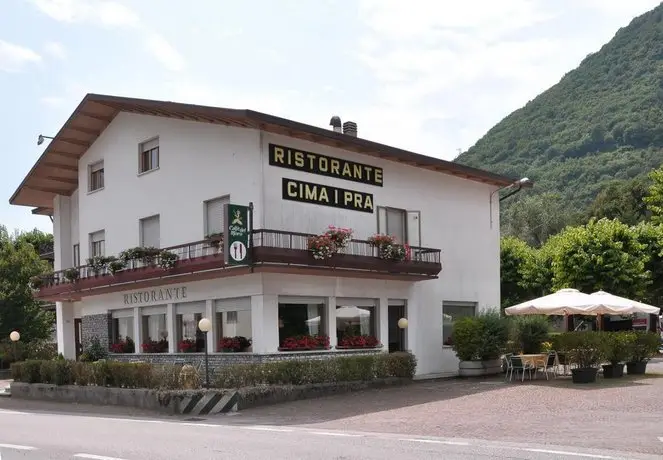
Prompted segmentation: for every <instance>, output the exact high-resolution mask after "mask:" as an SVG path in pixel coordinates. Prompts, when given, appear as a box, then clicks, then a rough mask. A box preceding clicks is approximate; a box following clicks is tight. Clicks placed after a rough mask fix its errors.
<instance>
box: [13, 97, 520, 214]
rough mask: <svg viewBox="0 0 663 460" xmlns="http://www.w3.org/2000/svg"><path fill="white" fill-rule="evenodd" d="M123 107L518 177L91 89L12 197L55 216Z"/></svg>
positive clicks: (302, 127)
mask: <svg viewBox="0 0 663 460" xmlns="http://www.w3.org/2000/svg"><path fill="white" fill-rule="evenodd" d="M120 112H131V113H138V114H144V115H153V116H158V117H168V118H177V119H182V120H190V121H198V122H204V123H216V124H222V125H226V126H236V127H241V128H252V129H260V130H263V131H267V132H271V133H276V134H280V135H284V136H288V137H294V138H298V139H304V140H307V141H311V142H315V143H318V144H324V145H327V146H331V147H335V148H341V149H344V150H349V151H352V152H356V153H360V154H363V155H368V156H373V157H376V158H382V159H386V160H390V161H394V162H397V163H402V164H407V165H410V166H415V167H419V168H424V169H429V170H433V171H438V172H440V173H443V174H450V175H454V176H458V177H462V178H465V179H469V180H473V181H477V182H483V183H487V184H491V185H495V186H500V187H502V186H506V185H510V184H512V183H513V182H514V179H512V178H508V177H505V176H501V175H498V174H493V173H490V172H487V171H483V170H480V169H476V168H471V167H468V166H463V165H460V164H457V163H453V162H450V161H446V160H441V159H439V158H433V157H429V156H426V155H421V154H418V153H414V152H409V151H407V150H403V149H399V148H395V147H390V146H388V145H384V144H380V143H378V142H372V141H369V140H366V139H362V138H360V137H354V136H348V135H346V134H342V133H337V132H334V131H332V130H331V129H324V128H319V127H316V126H311V125H307V124H304V123H299V122H296V121H292V120H287V119H285V118H280V117H276V116H273V115H268V114H266V113H261V112H256V111H253V110H237V109H227V108H221V107H208V106H201V105H193V104H183V103H178V102H168V101H156V100H150V99H136V98H128V97H118V96H108V95H101V94H88V95H86V96H85V97H84V98H83V100H82V101H81V103H80V104H79V105H78V107H76V109H75V110H74V112H73V113H72V114H71V116H70V117H69V119H68V120H67V121H66V122H65V124H64V125H63V126H62V128H61V129H60V131H59V132H58V133H57V135H56V136H55V138H54V139H53V140H52V141H51V142H50V144H49V145H48V147H47V148H46V150H45V151H44V153H42V155H41V156H40V157H39V159H38V160H37V162H36V163H35V165H34V166H33V167H32V169H31V170H30V172H28V174H27V176H26V177H25V178H24V179H23V182H21V185H20V186H19V187H18V189H17V190H16V192H14V194H13V195H12V197H11V198H10V200H9V202H10V203H11V204H14V205H19V206H32V207H35V208H36V209H34V210H33V213H35V214H41V215H52V212H53V209H52V208H53V199H54V197H55V196H56V195H66V196H69V195H71V194H72V193H73V192H74V191H75V190H76V189H77V188H78V160H79V159H80V158H81V156H82V155H83V154H84V153H85V152H86V151H87V149H88V148H89V147H90V146H91V145H92V144H93V143H94V141H95V140H96V139H97V138H98V137H99V136H100V135H101V133H102V132H103V131H104V130H105V129H106V127H107V126H108V125H109V124H110V123H111V122H112V121H113V119H114V118H115V116H117V114H118V113H120Z"/></svg>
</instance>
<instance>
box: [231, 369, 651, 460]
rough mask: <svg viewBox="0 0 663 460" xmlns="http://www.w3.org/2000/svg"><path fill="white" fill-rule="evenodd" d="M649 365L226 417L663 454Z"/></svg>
mask: <svg viewBox="0 0 663 460" xmlns="http://www.w3.org/2000/svg"><path fill="white" fill-rule="evenodd" d="M649 367H650V370H651V371H653V372H656V373H658V374H652V375H648V376H645V377H640V378H634V377H628V376H625V377H624V378H623V379H619V380H605V379H600V381H599V382H597V383H596V384H590V385H574V384H572V383H571V381H570V377H560V378H558V379H555V380H551V381H546V380H545V379H543V380H538V381H532V382H530V381H527V380H526V381H525V383H520V382H511V383H505V382H504V381H503V380H501V379H492V380H488V381H479V380H456V379H452V380H439V381H428V382H419V383H415V384H413V385H411V386H407V387H400V388H385V389H381V390H370V391H364V392H358V393H352V394H345V395H337V396H331V397H327V398H322V399H316V400H308V401H297V402H293V403H287V404H280V405H276V406H270V407H262V408H256V409H251V410H246V411H243V412H241V413H240V414H238V415H236V416H233V417H227V421H228V423H231V424H245V423H246V424H260V425H279V426H284V425H297V426H306V427H315V428H326V429H341V430H356V431H367V432H384V433H400V434H410V435H423V436H443V437H462V438H479V439H486V440H498V441H509V442H531V443H538V444H557V445H560V444H561V445H567V446H578V447H585V448H597V449H614V450H620V451H627V452H641V453H649V454H661V455H663V441H661V440H659V437H662V439H663V406H662V405H661V403H660V401H661V398H662V396H663V362H657V363H651V364H650V366H649Z"/></svg>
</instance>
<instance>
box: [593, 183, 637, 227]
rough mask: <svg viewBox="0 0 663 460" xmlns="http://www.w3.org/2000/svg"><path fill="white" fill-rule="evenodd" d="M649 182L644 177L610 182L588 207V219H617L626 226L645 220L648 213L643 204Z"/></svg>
mask: <svg viewBox="0 0 663 460" xmlns="http://www.w3.org/2000/svg"><path fill="white" fill-rule="evenodd" d="M648 190H649V181H648V180H647V179H646V178H644V177H639V178H637V179H632V180H626V181H624V180H622V181H614V182H610V183H609V184H608V185H607V186H605V187H604V188H603V189H602V190H601V191H600V192H599V194H598V195H597V196H596V198H595V199H594V201H593V202H592V204H591V205H590V206H589V211H588V214H589V217H590V218H592V217H595V218H596V219H603V218H604V217H605V218H607V219H618V220H619V221H620V222H623V223H625V224H628V225H636V224H637V223H639V222H643V221H645V220H647V218H648V217H649V212H648V210H647V206H646V204H645V202H644V198H645V196H647V193H648Z"/></svg>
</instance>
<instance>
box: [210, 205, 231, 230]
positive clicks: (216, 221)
mask: <svg viewBox="0 0 663 460" xmlns="http://www.w3.org/2000/svg"><path fill="white" fill-rule="evenodd" d="M228 201H229V200H228V198H216V199H214V200H209V201H206V202H205V225H206V229H205V230H206V235H212V234H214V233H223V207H224V204H226V203H228Z"/></svg>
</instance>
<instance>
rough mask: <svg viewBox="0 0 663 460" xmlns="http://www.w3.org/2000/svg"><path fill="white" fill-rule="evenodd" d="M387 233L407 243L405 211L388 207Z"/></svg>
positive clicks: (400, 242)
mask: <svg viewBox="0 0 663 460" xmlns="http://www.w3.org/2000/svg"><path fill="white" fill-rule="evenodd" d="M387 235H391V236H393V237H394V238H395V239H396V242H397V243H399V244H403V243H405V212H404V211H401V210H400V209H387Z"/></svg>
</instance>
